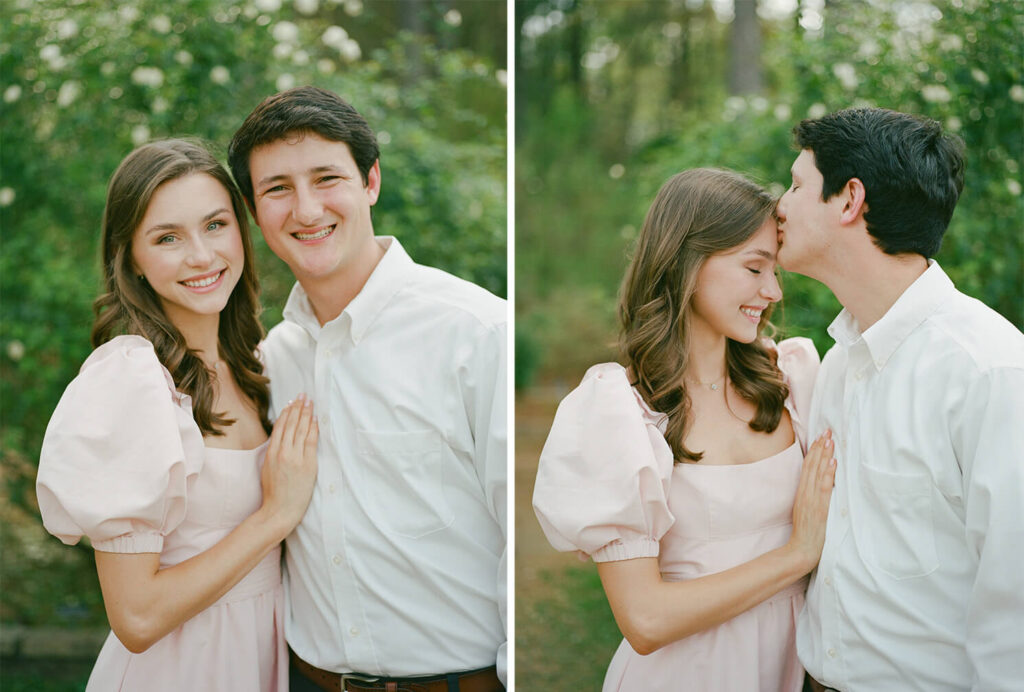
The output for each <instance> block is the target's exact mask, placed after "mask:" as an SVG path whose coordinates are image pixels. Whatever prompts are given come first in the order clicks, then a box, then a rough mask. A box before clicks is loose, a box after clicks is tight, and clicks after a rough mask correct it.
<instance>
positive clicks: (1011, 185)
mask: <svg viewBox="0 0 1024 692" xmlns="http://www.w3.org/2000/svg"><path fill="white" fill-rule="evenodd" d="M1006 189H1007V190H1009V191H1010V194H1011V195H1013V196H1014V197H1019V196H1020V192H1021V188H1020V183H1019V182H1017V181H1016V180H1014V179H1013V178H1008V179H1007V180H1006Z"/></svg>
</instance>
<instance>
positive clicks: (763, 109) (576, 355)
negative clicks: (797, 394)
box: [515, 0, 1024, 386]
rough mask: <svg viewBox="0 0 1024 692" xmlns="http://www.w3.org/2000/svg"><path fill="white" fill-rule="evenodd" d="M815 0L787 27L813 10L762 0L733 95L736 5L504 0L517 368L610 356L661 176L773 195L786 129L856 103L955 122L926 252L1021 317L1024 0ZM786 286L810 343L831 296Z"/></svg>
mask: <svg viewBox="0 0 1024 692" xmlns="http://www.w3.org/2000/svg"><path fill="white" fill-rule="evenodd" d="M770 4H771V3H767V2H765V1H764V0H762V2H761V3H760V5H761V6H762V9H765V7H766V6H768V5H770ZM807 5H808V6H813V5H814V3H807ZM826 7H827V9H826V10H825V11H824V12H825V16H824V20H823V22H820V23H819V25H818V28H816V29H815V28H805V27H803V26H801V24H800V22H801V21H803V22H804V23H805V24H808V25H809V26H814V21H813V19H810V18H809V17H808V16H807V14H808V13H803V14H801V13H800V12H797V13H793V12H792V11H790V12H789V13H788V14H787V13H776V14H774V15H773V14H772V13H770V12H767V11H764V12H762V16H761V19H760V26H761V33H762V37H763V48H762V54H761V64H760V69H761V71H762V73H763V82H764V87H763V89H762V90H761V92H760V93H757V94H748V95H742V96H741V95H730V94H729V92H728V89H727V86H726V79H725V75H726V71H727V69H728V68H729V62H730V53H729V42H728V37H729V31H730V28H731V26H730V20H729V18H727V17H725V18H723V17H719V16H716V13H715V11H714V10H713V8H712V6H711V3H708V2H632V1H619V0H615V1H607V2H596V1H594V0H527V1H525V2H519V3H517V4H516V9H517V13H516V25H517V26H516V30H517V46H516V60H517V62H516V145H515V146H516V173H515V176H516V179H515V184H516V269H515V271H516V344H517V355H520V354H525V356H526V357H525V358H520V359H518V360H517V383H518V385H519V386H525V385H526V384H527V383H529V382H531V381H533V379H534V377H535V376H536V375H537V374H538V373H539V374H541V375H542V376H545V377H547V378H549V379H550V378H559V379H561V378H565V379H567V380H568V381H570V382H575V381H578V378H579V376H580V375H582V372H583V369H585V368H586V366H588V365H589V364H591V363H593V362H595V360H599V359H607V358H613V357H614V355H615V353H614V350H613V349H611V348H610V347H609V344H611V343H613V342H614V340H615V334H616V324H615V313H614V308H615V296H616V292H617V289H618V285H619V281H620V279H621V276H622V274H623V272H624V269H625V266H626V263H627V259H628V252H629V248H630V246H631V244H632V242H633V240H634V238H635V236H636V233H637V232H638V230H639V228H640V226H641V225H642V223H643V218H644V214H645V212H646V210H647V207H648V205H649V204H650V201H651V200H652V199H653V197H654V194H655V193H656V192H657V189H658V188H659V187H660V185H661V184H662V183H663V182H664V181H665V180H666V179H667V178H669V177H670V176H671V175H672V174H674V173H676V172H678V171H680V170H682V169H685V168H690V167H695V166H724V167H727V168H733V169H736V170H739V171H742V172H744V173H746V174H747V175H749V176H751V177H753V178H754V179H755V180H757V181H758V182H760V183H762V184H764V185H766V186H768V187H769V188H770V189H771V190H772V191H773V192H775V193H777V194H781V193H782V192H783V191H784V189H785V188H786V187H787V186H788V185H789V166H790V165H791V163H792V161H793V159H794V158H795V155H796V152H795V150H794V149H793V145H792V135H791V130H792V127H793V126H794V125H795V124H796V123H797V122H798V121H799V120H800V119H802V118H805V117H809V116H814V115H822V114H824V113H825V112H828V111H833V110H838V109H841V108H846V107H850V106H860V105H874V106H880V107H885V108H892V109H896V110H902V111H907V112H911V113H917V114H921V115H924V116H927V117H931V118H934V119H936V120H938V121H940V122H941V123H943V124H944V125H945V126H946V128H947V129H948V130H950V131H953V132H955V133H957V134H958V135H959V136H960V137H962V138H963V139H964V141H965V143H966V145H967V153H968V170H967V181H966V186H965V189H964V193H963V195H962V196H961V199H960V203H959V205H958V207H957V211H956V213H955V215H954V217H953V221H952V223H951V225H950V228H949V231H948V232H947V234H946V237H945V241H944V243H943V246H942V250H941V252H940V253H939V254H938V255H937V257H936V259H937V260H938V261H939V263H940V264H941V265H942V266H943V268H944V269H945V270H946V272H947V273H948V274H949V275H950V276H951V277H952V279H953V280H954V282H955V283H956V284H957V286H958V288H959V289H960V290H961V291H963V292H965V293H967V294H969V295H972V296H974V297H976V298H979V299H980V300H982V301H983V302H985V303H986V304H988V305H989V306H991V307H993V308H994V309H996V310H998V311H999V312H1000V313H1002V314H1003V315H1004V316H1006V317H1007V318H1008V319H1009V320H1011V321H1012V322H1014V323H1015V324H1016V325H1017V327H1018V328H1020V327H1024V306H1022V298H1024V267H1022V246H1024V213H1022V212H1024V197H1022V196H1021V180H1022V178H1021V164H1022V163H1024V160H1022V157H1024V154H1022V151H1024V147H1022V141H1024V74H1022V71H1024V41H1022V40H1021V36H1022V35H1024V3H1022V2H1021V1H1020V0H936V1H933V2H928V3H925V2H915V3H910V2H900V1H898V0H871V1H866V0H861V1H858V0H851V1H849V2H842V3H838V2H837V3H827V5H826ZM580 63H582V64H583V65H582V66H581V65H580ZM588 66H589V67H588ZM784 290H785V293H786V297H785V299H784V301H783V303H784V305H783V315H782V317H781V319H780V318H779V317H778V315H779V313H778V312H777V313H776V322H778V323H780V326H781V327H782V328H783V332H784V335H804V336H810V337H811V338H813V339H814V340H815V342H816V344H817V346H818V349H819V350H820V351H822V352H824V350H825V349H827V347H828V346H829V345H830V340H829V338H828V336H827V334H826V333H825V327H826V326H827V325H828V324H829V323H830V322H831V320H832V319H833V317H834V316H835V314H836V313H837V312H838V311H839V309H840V307H841V306H839V305H838V303H837V302H836V301H835V299H834V298H833V297H832V296H831V294H830V293H829V292H828V291H827V289H825V288H824V287H823V286H821V285H819V284H817V283H816V282H814V281H811V280H809V279H806V278H804V277H801V276H797V275H792V274H787V275H785V277H784Z"/></svg>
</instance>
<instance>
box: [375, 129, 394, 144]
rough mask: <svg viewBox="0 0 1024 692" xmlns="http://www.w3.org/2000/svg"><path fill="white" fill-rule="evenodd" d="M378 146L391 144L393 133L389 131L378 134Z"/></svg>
mask: <svg viewBox="0 0 1024 692" xmlns="http://www.w3.org/2000/svg"><path fill="white" fill-rule="evenodd" d="M377 144H380V145H385V144H391V133H390V132H388V131H387V130H381V131H380V132H378V133H377Z"/></svg>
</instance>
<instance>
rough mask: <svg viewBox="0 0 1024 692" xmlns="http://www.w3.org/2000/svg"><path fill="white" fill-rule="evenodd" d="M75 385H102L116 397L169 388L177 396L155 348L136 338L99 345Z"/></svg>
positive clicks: (116, 338) (123, 337) (128, 336)
mask: <svg viewBox="0 0 1024 692" xmlns="http://www.w3.org/2000/svg"><path fill="white" fill-rule="evenodd" d="M75 383H77V384H79V385H80V386H89V385H103V389H104V391H112V392H117V393H124V391H125V390H135V389H138V388H140V387H152V386H154V385H166V386H167V387H168V388H169V390H170V393H172V394H174V393H176V388H175V385H174V378H173V377H171V373H170V372H169V371H168V370H167V368H166V367H165V366H164V364H163V363H161V362H160V359H159V357H158V356H157V354H156V349H155V348H154V347H153V344H152V343H151V342H150V341H149V340H148V339H146V338H145V337H142V336H138V335H136V334H123V335H120V336H115V337H114V338H113V339H111V340H110V341H107V342H105V343H103V344H100V345H99V346H98V347H97V348H96V349H95V350H94V351H93V352H92V353H90V354H89V356H88V357H87V358H86V359H85V362H83V363H82V367H81V368H80V369H79V371H78V376H77V377H76V378H75V382H73V384H75Z"/></svg>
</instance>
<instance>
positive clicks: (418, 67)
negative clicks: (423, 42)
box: [398, 0, 424, 84]
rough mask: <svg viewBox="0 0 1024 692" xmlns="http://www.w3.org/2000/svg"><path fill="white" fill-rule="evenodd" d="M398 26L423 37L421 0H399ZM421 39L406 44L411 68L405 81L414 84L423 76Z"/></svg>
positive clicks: (406, 74)
mask: <svg viewBox="0 0 1024 692" xmlns="http://www.w3.org/2000/svg"><path fill="white" fill-rule="evenodd" d="M398 27H399V29H401V30H402V31H408V32H409V33H411V34H413V35H414V36H415V37H416V38H417V39H422V38H423V33H424V32H423V6H422V4H421V3H420V2H419V0H399V3H398ZM421 53H422V51H421V48H420V43H419V40H417V41H410V42H409V43H408V44H406V58H408V61H409V69H408V71H407V72H406V73H405V82H406V83H407V84H412V83H414V82H416V81H418V80H419V79H420V78H421V77H422V76H423V59H422V56H421Z"/></svg>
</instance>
